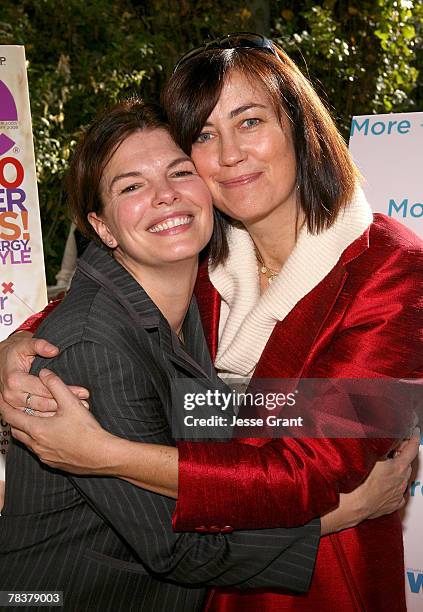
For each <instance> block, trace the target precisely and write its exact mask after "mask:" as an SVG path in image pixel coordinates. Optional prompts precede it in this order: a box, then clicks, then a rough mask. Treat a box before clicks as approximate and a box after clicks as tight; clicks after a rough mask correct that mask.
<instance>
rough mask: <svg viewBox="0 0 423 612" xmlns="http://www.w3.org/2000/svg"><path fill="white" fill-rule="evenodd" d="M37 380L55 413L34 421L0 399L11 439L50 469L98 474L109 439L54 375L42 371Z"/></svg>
mask: <svg viewBox="0 0 423 612" xmlns="http://www.w3.org/2000/svg"><path fill="white" fill-rule="evenodd" d="M40 379H41V381H42V382H43V383H44V385H45V386H46V387H47V389H48V390H49V391H50V393H51V394H52V396H53V397H54V398H55V399H56V401H57V404H58V409H57V412H56V414H55V415H54V416H50V417H49V418H38V417H37V416H32V415H29V414H24V413H22V412H19V411H18V410H15V409H14V408H12V407H11V406H9V404H7V403H6V402H5V401H4V400H3V398H2V397H1V396H0V413H1V414H2V415H3V417H4V419H5V420H6V421H7V422H8V423H9V424H10V426H11V431H12V435H13V437H14V438H16V439H17V440H19V441H20V442H22V443H23V444H25V446H27V447H28V448H29V449H30V450H31V451H33V452H34V453H35V454H36V455H37V456H38V457H39V458H40V459H41V461H42V462H43V463H46V464H47V465H49V466H50V467H54V468H57V469H60V470H64V471H66V472H71V473H72V474H100V473H101V468H102V467H104V465H105V463H107V457H108V453H107V443H108V442H109V440H110V438H112V437H113V436H112V435H111V434H110V433H108V432H107V431H106V430H105V429H103V428H102V427H101V425H100V424H99V423H98V422H97V421H96V419H95V418H94V417H93V416H92V414H91V413H90V412H89V410H88V409H87V408H86V407H85V406H84V404H83V403H82V402H81V401H80V400H79V399H78V398H77V397H75V395H74V394H73V393H72V392H71V391H70V390H69V389H68V387H67V386H66V385H65V383H63V382H62V380H61V379H60V378H59V377H58V376H56V374H54V373H53V372H51V371H50V370H46V369H44V370H41V372H40ZM93 449H95V453H93Z"/></svg>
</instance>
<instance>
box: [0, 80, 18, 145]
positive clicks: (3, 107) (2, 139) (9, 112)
mask: <svg viewBox="0 0 423 612" xmlns="http://www.w3.org/2000/svg"><path fill="white" fill-rule="evenodd" d="M17 120H18V111H17V109H16V104H15V100H14V99H13V96H12V94H11V92H10V91H9V89H8V88H7V87H6V85H5V83H3V81H0V121H17ZM14 144H15V141H14V140H12V139H11V138H9V136H6V134H0V155H4V154H5V153H7V151H10V149H11V148H12V147H13V145H14Z"/></svg>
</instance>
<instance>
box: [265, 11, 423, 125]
mask: <svg viewBox="0 0 423 612" xmlns="http://www.w3.org/2000/svg"><path fill="white" fill-rule="evenodd" d="M299 6H301V9H299ZM422 22H423V5H422V4H421V3H418V2H411V1H400V0H398V1H397V0H376V1H369V2H367V1H361V2H360V1H358V0H356V1H352V2H348V1H344V2H342V1H338V2H337V1H335V0H324V1H323V2H310V1H305V2H284V1H280V2H276V3H274V32H273V35H274V37H275V39H277V40H279V41H280V42H281V43H282V45H283V46H284V48H285V49H286V50H287V51H288V53H289V54H290V55H291V56H292V57H294V59H296V60H297V62H298V63H299V65H300V66H301V67H302V68H303V69H304V68H305V69H306V70H307V71H308V72H309V75H310V77H311V80H312V81H313V83H314V85H316V86H317V88H318V89H319V90H320V92H321V93H322V92H325V93H326V97H327V100H328V103H329V105H330V107H331V108H332V109H336V110H334V114H335V116H336V118H337V120H338V123H339V126H340V128H341V130H342V131H343V132H344V134H345V135H347V134H348V128H349V125H350V121H351V116H352V115H359V114H371V113H388V112H404V111H413V110H418V109H417V108H416V104H415V94H416V92H415V89H416V82H417V77H418V70H417V65H416V64H417V61H418V60H419V61H420V62H421V55H420V56H419V57H416V55H417V50H418V48H419V45H420V52H421V30H420V32H419V31H418V27H420V28H421V24H422Z"/></svg>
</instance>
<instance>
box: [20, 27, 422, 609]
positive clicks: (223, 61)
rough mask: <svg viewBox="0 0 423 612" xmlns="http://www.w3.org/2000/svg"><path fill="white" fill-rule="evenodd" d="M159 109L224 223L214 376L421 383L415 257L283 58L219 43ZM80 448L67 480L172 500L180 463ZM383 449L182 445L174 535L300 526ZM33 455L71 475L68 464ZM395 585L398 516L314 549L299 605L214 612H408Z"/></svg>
mask: <svg viewBox="0 0 423 612" xmlns="http://www.w3.org/2000/svg"><path fill="white" fill-rule="evenodd" d="M164 103H165V106H166V110H167V112H168V117H169V121H170V125H171V129H172V132H173V135H174V137H175V139H176V140H177V141H178V142H179V144H180V145H181V147H182V148H183V149H184V150H185V151H187V152H190V153H191V155H192V157H193V159H194V161H195V164H196V166H197V169H198V171H199V173H200V174H201V176H202V177H203V179H204V180H205V181H206V183H207V185H208V187H209V189H210V191H211V193H212V195H213V199H214V203H215V206H216V208H217V209H218V211H217V212H216V215H215V222H216V227H215V232H214V237H213V241H212V244H211V249H210V261H209V264H208V266H207V265H205V266H204V267H203V269H202V270H201V271H200V274H199V279H198V283H197V289H196V295H197V300H198V303H199V307H200V311H201V313H202V318H203V325H204V327H205V332H206V337H207V339H208V342H209V347H210V350H211V353H212V355H213V357H214V359H215V365H216V368H217V369H218V370H219V371H220V372H221V374H222V376H230V377H234V376H235V377H237V376H239V377H242V378H244V379H245V378H247V379H249V378H252V379H258V378H291V379H299V378H366V379H368V378H384V377H392V378H412V377H418V376H420V375H421V373H422V372H421V351H422V345H421V327H422V319H421V311H420V310H419V302H420V290H419V282H418V279H419V276H420V273H421V263H422V249H421V242H420V241H419V240H418V239H417V237H416V236H414V235H413V234H412V233H411V232H410V231H408V230H407V229H406V228H404V227H403V226H401V225H400V224H398V223H395V222H393V221H392V220H390V219H388V218H386V217H385V216H383V215H378V214H377V215H372V213H371V209H370V207H369V205H368V203H367V202H366V200H365V197H364V195H363V193H362V191H361V189H360V187H359V177H358V173H357V171H356V169H355V167H354V164H353V162H352V160H351V158H350V156H349V153H348V150H347V148H346V146H345V143H344V142H343V140H342V138H341V137H340V135H339V133H338V132H337V130H336V128H335V126H334V124H333V122H332V120H331V118H330V116H329V114H328V112H327V110H326V109H325V108H324V106H323V105H322V103H321V102H320V100H319V98H318V97H317V94H316V93H315V92H314V90H313V89H312V87H311V86H310V84H309V82H308V81H307V79H306V78H305V77H304V76H303V75H302V74H301V72H300V71H299V70H298V68H297V67H296V66H295V65H294V64H293V62H292V61H291V60H290V59H289V58H288V57H287V56H286V54H285V53H284V52H283V51H281V50H280V49H278V48H277V47H276V46H275V45H274V44H273V43H271V42H270V41H268V40H267V39H264V38H263V37H259V36H257V35H254V36H253V35H235V36H227V37H224V38H223V39H221V40H220V41H217V42H215V43H212V44H209V45H206V46H205V47H203V48H201V49H197V50H194V51H191V52H190V53H188V54H187V55H186V56H185V57H183V58H182V60H181V61H180V62H179V64H178V65H177V67H176V69H175V72H174V74H173V76H172V78H171V79H170V81H169V83H168V85H167V88H166V90H165V92H164ZM25 391H26V393H24V394H23V395H24V396H25V397H26V396H27V393H28V391H30V392H31V393H32V390H31V389H25ZM23 403H24V402H22V404H23ZM33 406H35V404H33ZM59 427H60V424H59ZM22 435H24V434H22ZM90 435H91V436H92V435H97V436H98V440H99V444H100V440H102V442H101V444H102V449H103V450H102V453H101V457H100V458H99V456H97V457H96V458H94V457H92V447H91V449H88V452H87V455H88V457H84V459H83V460H82V459H80V458H75V457H74V459H73V461H74V464H77V463H78V461H79V466H77V467H75V466H74V469H76V470H80V473H84V471H90V470H91V471H93V472H95V473H99V472H101V473H111V474H112V473H113V474H114V475H118V476H120V477H124V478H129V479H132V480H135V481H137V482H138V483H139V484H141V485H142V486H146V487H148V488H153V489H154V488H156V490H159V491H160V492H162V493H163V492H165V493H168V494H175V490H176V483H175V478H174V470H172V469H169V467H174V466H175V462H176V460H177V456H176V451H175V452H174V451H173V450H171V449H163V448H150V447H148V446H146V445H139V444H135V443H130V442H126V441H121V440H116V439H111V437H110V436H108V435H107V434H103V433H102V432H101V431H100V430H99V429H98V428H96V427H95V425H94V424H93V423H91V425H90ZM81 436H83V433H82V432H81ZM88 439H89V438H88V437H87V448H88V445H89V443H88ZM91 440H92V438H91ZM26 441H27V443H29V444H31V440H30V439H28V438H26ZM96 446H97V447H98V445H96ZM392 446H393V444H392V441H390V440H386V439H376V440H368V439H367V440H366V439H362V438H354V439H352V438H350V439H345V438H333V439H318V438H315V439H306V438H297V439H294V438H285V439H277V440H260V441H257V440H244V441H237V442H233V443H228V444H221V443H207V444H198V443H190V442H184V443H181V444H180V445H179V501H178V506H177V512H176V515H175V517H174V518H175V527H176V528H177V529H184V530H190V529H199V530H202V531H206V532H207V531H216V530H222V529H223V530H224V529H229V528H241V527H242V528H250V527H253V526H257V525H261V526H267V527H268V526H273V525H280V524H281V521H282V522H283V524H285V525H296V524H302V523H305V522H306V521H308V520H309V519H310V518H312V517H315V516H321V515H323V514H325V513H326V512H328V511H329V510H330V509H331V508H333V507H335V506H336V505H337V503H338V501H339V494H340V493H346V492H348V491H351V490H352V489H354V488H355V487H356V486H357V485H358V484H360V482H362V480H363V479H364V478H365V476H366V475H367V474H368V472H369V471H370V469H371V467H372V466H373V465H374V463H375V461H377V460H378V459H381V458H384V457H386V455H387V453H388V452H389V451H390V450H391V449H392ZM36 448H38V450H39V451H40V452H41V456H42V457H43V459H44V460H47V462H48V463H50V464H51V465H55V466H59V467H60V466H61V465H64V464H66V467H67V469H68V470H69V471H72V467H71V466H70V463H71V461H70V462H69V461H68V459H69V457H66V456H65V457H64V458H63V457H62V459H60V457H59V458H58V457H57V454H56V456H54V457H53V455H52V454H51V452H50V454H49V453H44V456H43V452H42V451H41V447H40V445H38V447H36ZM104 449H107V456H108V457H109V459H108V460H107V463H108V465H104V456H105V453H104ZM81 452H82V451H81ZM163 455H165V461H164V462H163V461H162V459H163ZM87 460H88V463H89V464H90V467H87ZM61 462H62V463H61ZM102 462H103V463H102ZM117 464H118V465H117ZM403 571H404V564H403V551H402V534H401V525H400V520H399V517H398V514H397V513H395V514H391V515H389V516H384V517H381V518H378V519H377V520H373V521H365V522H363V523H361V524H360V525H358V526H357V527H355V528H354V529H348V530H344V531H342V532H340V533H338V534H332V535H330V536H328V537H326V538H323V539H322V541H321V545H320V549H319V553H318V558H317V563H316V569H315V575H314V579H313V583H312V587H311V589H310V592H309V593H308V594H307V595H302V596H295V595H289V594H284V593H277V592H273V593H269V592H266V593H264V592H252V593H248V594H247V595H246V594H240V593H239V592H237V591H229V590H228V591H224V590H219V591H215V592H214V594H213V595H212V597H211V598H210V601H209V608H208V609H209V610H220V611H225V612H229V611H232V610H240V609H241V608H242V609H243V610H251V611H252V610H254V611H255V610H275V611H276V610H293V611H303V610H307V611H313V612H315V611H322V612H323V611H328V610H335V609H338V608H339V607H341V606H342V607H343V608H344V609H345V610H347V611H350V610H368V611H371V612H374V611H379V610H380V611H382V610H385V609H387V608H388V607H391V606H392V605H394V606H395V609H396V610H405V596H404V576H403Z"/></svg>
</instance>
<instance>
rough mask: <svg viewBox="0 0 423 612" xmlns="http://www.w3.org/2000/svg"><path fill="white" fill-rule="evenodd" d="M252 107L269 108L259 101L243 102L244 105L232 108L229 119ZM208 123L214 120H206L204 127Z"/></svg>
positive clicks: (210, 123)
mask: <svg viewBox="0 0 423 612" xmlns="http://www.w3.org/2000/svg"><path fill="white" fill-rule="evenodd" d="M251 108H267V106H265V105H264V104H259V103H258V102H251V103H250V104H243V105H242V106H238V107H237V108H234V110H231V112H230V113H229V115H228V117H229V119H233V118H234V117H238V115H241V114H242V113H245V111H247V110H250V109H251ZM208 125H212V122H211V121H206V123H205V124H204V127H206V126H208Z"/></svg>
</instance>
